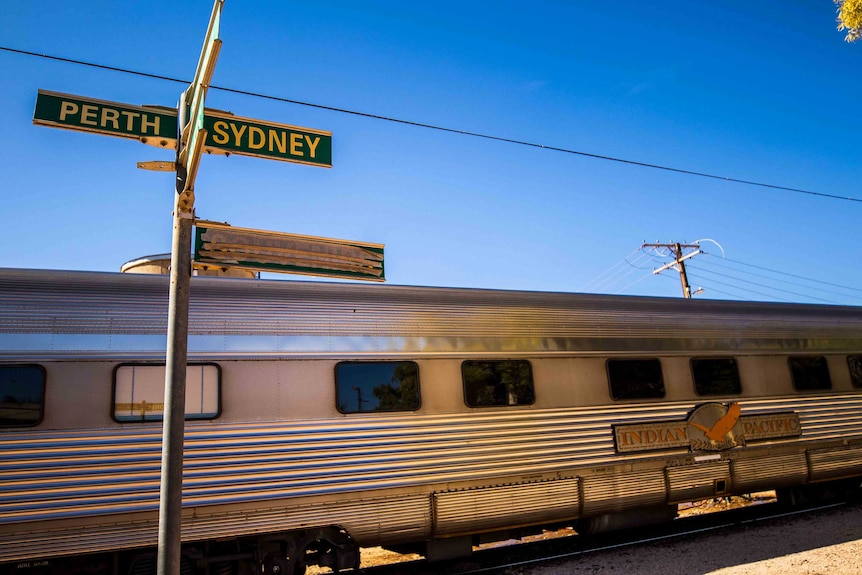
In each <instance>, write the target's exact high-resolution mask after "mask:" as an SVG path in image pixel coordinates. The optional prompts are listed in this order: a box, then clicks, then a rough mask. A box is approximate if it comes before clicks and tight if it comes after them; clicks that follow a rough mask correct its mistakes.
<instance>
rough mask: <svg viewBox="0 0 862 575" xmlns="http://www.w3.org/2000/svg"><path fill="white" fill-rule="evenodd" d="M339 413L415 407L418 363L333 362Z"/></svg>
mask: <svg viewBox="0 0 862 575" xmlns="http://www.w3.org/2000/svg"><path fill="white" fill-rule="evenodd" d="M335 397H336V406H337V407H338V411H340V412H341V413H366V412H379V411H414V410H416V409H419V405H420V403H421V401H420V397H419V366H418V365H416V364H415V363H414V362H412V361H379V362H372V361H369V362H364V361H363V362H351V361H345V362H341V363H339V364H337V365H336V366H335Z"/></svg>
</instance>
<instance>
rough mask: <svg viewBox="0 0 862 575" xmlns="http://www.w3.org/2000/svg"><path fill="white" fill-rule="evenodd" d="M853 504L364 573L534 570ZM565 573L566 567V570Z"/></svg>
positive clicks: (488, 574)
mask: <svg viewBox="0 0 862 575" xmlns="http://www.w3.org/2000/svg"><path fill="white" fill-rule="evenodd" d="M847 506H856V507H858V506H859V502H858V501H854V502H832V503H823V504H819V505H812V506H806V507H801V508H788V507H786V506H783V505H779V504H778V503H766V504H761V505H752V506H748V507H742V508H738V509H730V510H725V511H717V512H711V513H705V514H702V515H692V516H688V517H683V518H678V519H676V520H674V521H672V522H668V523H665V524H660V525H654V526H651V527H646V528H639V529H630V530H625V531H619V532H614V533H608V534H601V535H592V536H578V535H574V536H569V537H560V538H554V539H545V540H540V541H534V542H529V543H518V544H513V545H507V546H502V547H494V548H488V549H480V550H477V551H475V552H474V553H473V555H471V556H470V557H467V558H462V559H458V560H451V561H445V562H437V563H428V562H426V561H425V560H424V559H418V560H414V561H408V562H402V563H397V564H389V565H380V566H373V567H365V568H363V569H361V570H360V573H361V574H362V575H402V574H407V573H409V574H410V575H440V574H442V573H446V574H447V575H450V574H451V575H479V574H483V575H493V574H496V573H501V574H502V573H518V574H527V573H531V571H532V570H533V568H538V567H540V566H543V565H548V564H553V563H558V562H563V561H566V560H577V559H578V558H579V557H587V556H590V555H593V554H600V553H606V552H612V551H615V550H623V549H628V548H638V547H641V546H651V545H655V544H665V543H668V542H673V541H684V540H687V539H692V538H695V537H699V536H704V535H708V534H710V533H723V532H732V531H737V530H739V529H740V528H743V527H748V526H756V525H758V524H767V523H768V522H775V523H779V522H781V521H782V520H789V519H792V518H799V517H804V516H816V515H818V514H823V513H828V512H829V511H830V510H835V509H840V508H844V507H847ZM561 572H562V571H561Z"/></svg>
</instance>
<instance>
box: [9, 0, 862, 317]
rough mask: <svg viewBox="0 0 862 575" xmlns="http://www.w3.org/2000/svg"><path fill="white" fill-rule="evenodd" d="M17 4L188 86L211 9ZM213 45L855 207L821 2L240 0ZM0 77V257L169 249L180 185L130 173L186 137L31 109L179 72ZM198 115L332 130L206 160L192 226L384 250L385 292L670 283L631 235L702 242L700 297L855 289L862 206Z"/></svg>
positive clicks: (316, 94)
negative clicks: (309, 141)
mask: <svg viewBox="0 0 862 575" xmlns="http://www.w3.org/2000/svg"><path fill="white" fill-rule="evenodd" d="M2 3H3V9H2V13H3V17H2V19H0V46H5V47H10V48H15V49H21V50H29V51H34V52H39V53H46V54H51V55H55V56H61V57H65V58H72V59H77V60H84V61H88V62H94V63H98V64H104V65H108V66H116V67H120V68H128V69H132V70H137V71H142V72H148V73H152V74H159V75H164V76H168V77H173V78H184V79H190V78H191V76H192V74H193V72H194V68H195V65H196V64H197V58H198V54H199V52H200V47H201V43H202V41H203V36H204V32H205V29H206V23H207V19H208V17H209V14H210V10H211V8H212V3H211V2H210V1H209V0H194V1H186V2H162V1H160V0H154V1H150V2H147V3H140V2H122V1H114V0H112V1H107V0H105V1H101V2H95V1H93V2H90V1H82V2H62V3H61V2H51V1H48V2H39V3H36V2H13V1H11V0H2ZM222 39H223V41H224V45H223V48H222V52H221V56H220V58H219V60H218V64H217V67H216V70H215V75H214V79H213V83H214V84H215V85H217V86H225V87H230V88H236V89H241V90H247V91H251V92H259V93H263V94H267V95H273V96H278V97H283V98H289V99H294V100H300V101H306V102H311V103H316V104H322V105H328V106H334V107H338V108H346V109H351V110H356V111H361V112H366V113H370V114H378V115H382V116H388V117H395V118H401V119H405V120H410V121H415V122H421V123H426V124H434V125H439V126H444V127H448V128H453V129H457V130H464V131H469V132H477V133H482V134H488V135H493V136H498V137H503V138H512V139H516V140H523V141H528V142H533V143H536V144H542V145H546V146H553V147H558V148H566V149H570V150H575V151H582V152H588V153H592V154H599V155H604V156H612V157H617V158H622V159H626V160H633V161H637V162H644V163H650V164H659V165H663V166H669V167H674V168H679V169H684V170H691V171H696V172H706V173H710V174H714V175H718V176H725V177H730V178H737V179H742V180H752V181H757V182H762V183H767V184H773V185H778V186H787V187H792V188H801V189H805V190H811V191H814V192H818V193H824V194H832V195H838V196H851V197H855V198H860V199H862V189H860V181H862V162H860V159H862V158H860V146H859V128H858V124H859V116H860V110H862V105H860V104H862V66H860V65H862V43H857V44H855V45H854V44H847V43H845V42H844V41H843V33H841V32H839V31H837V30H836V28H835V8H834V5H833V3H832V2H831V1H829V0H817V1H815V0H807V1H803V0H799V1H786V2H781V3H774V2H742V1H736V0H734V1H731V0H717V1H715V2H692V1H690V0H688V1H658V2H648V3H647V2H642V1H634V0H632V1H629V0H623V1H619V2H594V1H586V0H585V1H575V0H572V1H534V2H526V3H525V2H492V1H487V2H464V1H463V0H459V1H449V0H443V1H437V2H430V3H414V2H403V1H383V0H380V1H366V2H352V1H331V2H294V1H278V2H276V1H260V2H253V1H248V0H247V1H242V2H241V1H238V0H227V1H226V3H225V8H224V14H223V19H222ZM0 70H2V72H3V73H2V74H0V102H2V106H1V107H0V110H2V112H0V114H2V132H0V241H2V245H3V248H4V249H3V252H2V256H0V266H2V267H28V268H55V269H86V270H109V271H116V270H118V269H119V267H120V265H122V264H123V263H124V262H126V261H128V260H132V259H135V258H137V257H139V256H144V255H150V254H156V253H164V252H168V251H169V250H170V233H171V232H170V229H171V206H172V202H173V176H172V174H164V173H156V172H146V171H143V170H138V169H136V167H135V164H136V162H138V161H142V160H171V159H172V157H171V154H170V153H168V152H165V151H160V150H157V149H155V148H151V147H149V146H144V145H141V144H140V143H137V142H134V141H128V140H121V139H116V138H110V137H105V136H97V135H91V134H84V133H80V132H72V131H66V130H57V129H50V128H44V127H37V126H34V125H33V124H32V117H33V107H34V104H35V100H36V92H37V90H38V89H40V88H41V89H46V90H52V91H57V92H65V93H71V94H78V95H83V96H89V97H93V98H99V99H103V100H110V101H117V102H124V103H129V104H136V105H139V104H160V105H165V106H173V105H175V104H176V101H177V97H178V95H179V92H180V90H181V89H182V85H180V84H178V83H175V82H170V81H161V80H156V79H147V78H141V77H136V76H132V75H128V74H122V73H117V72H110V71H104V70H97V69H93V68H86V67H82V66H76V65H71V64H65V63H59V62H55V61H50V60H45V59H40V58H34V57H29V56H22V55H17V54H12V53H9V52H3V51H0ZM207 105H208V107H211V108H217V109H221V110H229V111H232V112H234V113H235V114H237V115H240V116H247V117H253V118H261V119H267V120H270V121H274V122H281V123H289V124H294V125H299V126H307V127H312V128H317V129H322V130H329V131H331V132H332V133H333V164H334V165H333V168H332V169H323V168H314V167H308V166H302V165H296V164H288V163H283V162H275V161H268V160H262V159H256V158H245V157H236V156H234V157H230V158H224V157H217V156H212V157H205V158H204V159H203V161H202V167H201V171H200V174H199V176H198V180H197V185H196V195H197V203H196V208H197V215H198V217H201V218H205V219H211V220H217V221H227V222H229V223H231V224H233V225H236V226H242V227H249V228H259V229H265V230H276V231H283V232H291V233H298V234H308V235H315V236H326V237H336V238H344V239H350V240H357V241H365V242H374V243H383V244H385V245H386V275H387V279H388V281H389V282H390V283H397V284H414V285H446V286H466V287H490V288H505V289H529V290H552V291H583V290H587V291H598V292H608V293H617V292H619V293H628V294H643V295H657V296H670V297H679V296H680V293H681V290H680V287H679V280H678V276H677V275H676V274H675V273H674V272H672V271H669V272H665V273H664V274H663V275H662V276H661V277H657V276H652V275H651V274H649V271H650V270H651V269H652V268H654V267H658V266H660V265H662V264H663V263H665V262H666V261H667V260H662V259H661V258H651V257H648V254H645V253H644V252H641V251H638V247H639V246H640V245H641V243H643V242H644V241H647V242H656V241H658V242H674V241H687V242H692V241H695V240H699V239H702V238H711V239H713V240H715V241H717V242H718V243H719V244H721V246H722V247H723V248H724V250H725V253H726V255H727V258H728V259H726V260H722V259H721V257H720V255H721V252H720V250H719V249H718V248H717V247H716V246H715V245H714V244H711V243H704V248H705V249H706V250H707V251H708V252H709V253H708V255H704V256H697V257H695V258H693V259H692V260H690V261H689V263H690V265H689V270H690V274H691V276H692V284H693V287H695V288H696V287H701V286H702V287H703V288H704V289H705V292H704V293H703V294H701V295H699V296H697V297H711V298H719V299H726V298H740V299H768V300H778V301H782V300H791V301H809V302H820V301H824V300H825V301H829V302H834V303H851V304H856V305H858V304H862V291H860V289H859V288H862V281H860V280H862V266H860V259H862V243H860V219H862V203H859V202H849V201H840V200H835V199H827V198H822V197H816V196H810V195H803V194H798V193H791V192H787V191H780V190H771V189H766V188H762V187H754V186H749V185H742V184H736V183H728V182H725V181H721V180H714V179H705V178H699V177H693V176H688V175H681V174H676V173H671V172H667V171H661V170H655V169H648V168H643V167H636V166H631V165H625V164H621V163H617V162H611V161H606V160H600V159H594V158H588V157H583V156H579V155H573V154H567V153H561V152H555V151H548V150H541V149H536V148H529V147H524V146H518V145H513V144H507V143H502V142H496V141H489V140H483V139H477V138H471V137H466V136H462V135H457V134H451V133H444V132H439V131H433V130H428V129H422V128H417V127H411V126H406V125H400V124H395V123H391V122H385V121H380V120H374V119H368V118H363V117H358V116H353V115H348V114H344V113H337V112H332V111H324V110H320V109H314V108H309V107H304V106H300V105H294V104H287V103H280V102H274V101H271V100H265V99H260V98H254V97H249V96H240V95H234V94H230V93H226V92H223V91H219V90H211V91H210V93H209V96H208V98H207ZM624 258H628V259H627V260H624ZM755 265H756V266H761V267H762V268H766V269H765V270H764V269H760V268H754V267H751V266H755ZM775 271H778V272H783V273H786V274H793V275H792V276H785V275H781V274H776V273H774V272H775ZM752 273H754V274H758V275H751V274H752ZM796 276H800V277H796ZM279 277H282V278H285V277H289V276H279ZM801 278H812V279H815V280H819V281H827V282H830V284H836V286H847V287H849V288H853V289H844V288H838V287H836V286H833V285H826V284H818V283H813V282H807V281H804V280H803V279H801ZM752 282H753V283H752ZM744 286H748V288H750V289H746V288H745V287H744ZM778 290H783V291H778Z"/></svg>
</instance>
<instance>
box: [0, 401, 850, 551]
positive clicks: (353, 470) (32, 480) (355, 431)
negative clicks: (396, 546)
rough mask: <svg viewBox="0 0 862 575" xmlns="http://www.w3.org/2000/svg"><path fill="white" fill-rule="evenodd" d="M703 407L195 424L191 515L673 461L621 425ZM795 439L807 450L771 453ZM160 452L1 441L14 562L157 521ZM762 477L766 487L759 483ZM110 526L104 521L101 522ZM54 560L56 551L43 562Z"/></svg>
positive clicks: (598, 491) (135, 431)
mask: <svg viewBox="0 0 862 575" xmlns="http://www.w3.org/2000/svg"><path fill="white" fill-rule="evenodd" d="M824 402H826V403H828V404H829V410H831V411H832V412H833V413H834V415H833V416H832V418H831V419H830V418H829V417H828V416H827V414H826V412H825V411H824V410H822V409H821V407H820V406H821V404H823V403H824ZM692 407H693V406H692V404H690V403H660V404H651V405H646V406H644V405H641V406H637V405H628V406H623V405H616V406H611V407H603V408H589V409H586V408H578V409H558V410H526V411H517V412H507V413H500V412H488V413H480V412H472V413H469V414H451V415H439V416H420V415H415V414H413V415H410V416H404V415H399V414H387V417H386V418H385V419H384V418H380V417H357V418H350V419H344V418H341V419H332V420H319V421H304V422H271V423H249V424H219V425H214V424H211V423H208V424H198V423H194V424H192V423H189V424H188V425H187V428H186V429H187V432H186V455H185V473H184V488H185V489H184V500H185V506H186V507H187V508H191V507H194V508H201V507H211V506H218V505H223V504H243V505H246V504H254V506H255V508H269V506H271V505H273V503H272V502H274V501H284V500H288V499H292V498H296V499H297V501H300V500H302V498H306V497H312V496H318V495H327V496H336V497H343V498H344V499H345V500H355V499H357V498H361V497H360V496H359V495H357V494H358V493H360V492H371V491H373V490H378V489H389V488H407V489H415V490H417V491H421V489H422V486H423V485H430V484H435V483H444V482H454V481H471V480H472V481H481V482H484V483H485V484H489V485H490V484H493V483H494V478H498V477H506V476H518V475H525V474H531V473H546V472H559V471H561V470H576V469H578V468H584V467H589V466H604V465H613V464H618V463H621V462H624V461H629V462H630V461H634V460H637V459H647V458H652V457H660V456H662V454H661V453H646V454H638V455H636V456H630V455H626V456H621V455H618V454H616V453H615V451H614V446H613V439H612V437H613V436H612V431H611V426H612V425H613V424H620V423H629V422H634V421H637V422H653V421H667V420H679V419H683V418H684V417H685V415H686V414H687V413H688V412H689V411H690V410H691V408H692ZM859 408H860V399H859V397H858V396H855V395H848V396H843V397H835V396H826V397H820V398H817V397H805V398H802V399H800V398H783V399H776V400H762V401H756V402H743V411H744V412H745V413H750V412H770V411H797V412H799V413H800V420H801V421H802V422H803V423H802V428H803V435H802V438H801V439H802V441H803V442H806V443H810V442H813V441H814V440H816V439H834V438H837V437H847V436H848V435H855V436H857V437H858V436H862V424H860V423H858V422H856V423H854V421H855V420H854V419H853V417H854V416H852V415H850V414H852V413H854V412H858V410H859ZM848 421H850V423H848ZM812 422H813V423H812ZM788 441H795V440H778V441H775V442H766V443H763V444H759V445H760V446H763V447H765V446H768V445H769V444H770V443H776V444H786V443H787V442H788ZM160 442H161V433H160V431H159V429H158V427H152V426H148V427H126V428H124V429H123V433H122V434H118V433H117V431H116V430H115V429H104V430H84V431H56V432H35V431H32V430H18V431H15V432H14V433H4V434H0V453H3V457H2V458H0V557H6V556H8V555H10V554H12V553H13V552H14V553H17V552H16V548H15V546H14V545H11V544H9V543H7V539H6V534H7V533H11V532H12V531H13V529H11V526H12V524H20V523H23V522H28V521H44V520H62V519H64V518H91V519H92V520H93V521H95V522H96V523H94V524H93V525H92V526H91V527H90V530H91V531H93V532H94V533H95V532H97V531H98V530H99V529H102V528H103V527H104V528H105V529H107V530H108V531H111V530H112V529H113V527H111V525H113V524H114V523H115V519H114V518H115V517H117V516H119V515H121V514H126V513H136V512H152V511H155V510H156V509H157V508H158V483H159V465H160V451H159V449H160ZM859 460H860V455H859V453H858V450H856V451H847V452H846V453H844V454H843V455H838V456H835V455H833V454H815V455H814V459H813V461H814V465H813V469H814V470H815V472H816V473H817V474H818V477H826V476H827V475H828V476H831V475H832V474H834V475H835V476H840V475H847V474H851V473H854V472H856V471H854V470H857V469H858V465H859ZM751 465H752V466H754V465H756V464H754V463H751ZM680 473H682V475H681V476H679V477H677V475H676V474H680ZM722 473H723V475H721V477H724V476H726V475H727V473H726V470H722ZM752 473H753V472H752ZM673 474H674V475H673V481H674V489H675V494H674V497H678V498H685V497H690V496H696V497H699V496H701V493H704V492H708V493H711V489H712V481H713V480H714V479H715V478H716V477H713V476H712V475H713V474H711V473H710V474H707V475H708V476H707V477H704V478H700V479H699V478H698V477H695V478H694V479H695V481H694V486H693V487H691V489H693V491H689V487H688V483H687V481H688V478H687V477H685V473H683V472H680V471H674V472H673ZM751 477H752V479H751V480H752V481H756V480H758V475H757V474H754V473H753V474H752V475H751ZM701 479H702V480H701ZM704 481H706V482H707V483H706V484H704V483H703V482H704ZM583 493H584V499H583V501H584V509H583V514H596V513H603V512H610V511H614V510H622V509H627V508H630V507H632V506H636V505H644V504H647V503H651V502H658V503H661V502H663V500H664V498H665V493H666V488H665V484H664V476H663V475H662V474H661V472H657V473H653V472H648V473H647V472H645V473H633V474H630V475H621V476H613V475H609V476H602V477H587V478H586V479H584V483H583ZM692 494H693V495H692ZM707 496H708V495H707ZM427 505H429V506H430V501H429V502H428V503H427ZM99 517H101V518H103V519H101V520H98V521H97V520H96V519H94V518H99ZM245 519H246V520H245V521H240V522H237V524H236V525H233V524H230V526H229V529H234V528H236V529H238V530H239V531H236V532H235V533H234V534H236V535H239V534H242V533H244V532H245V531H243V530H244V529H252V527H251V526H252V525H254V524H255V521H257V519H256V516H255V514H254V513H250V514H248V515H247V516H246V518H245ZM282 519H283V518H282ZM261 521H262V522H263V525H265V526H266V527H264V528H266V529H269V528H277V529H284V528H289V524H287V523H286V522H285V521H284V520H282V521H276V520H273V521H272V522H271V523H267V521H268V519H261ZM4 525H6V526H8V527H9V528H6V529H4ZM388 527H389V526H387V525H385V524H379V528H380V530H381V533H384V532H386V533H388V532H389V531H388V530H387V529H388ZM392 527H393V528H396V526H394V525H393V526H392ZM211 528H213V529H216V528H218V525H214V526H212V527H211ZM208 529H209V528H208ZM253 529H258V527H254V528H253ZM50 552H51V550H50V548H48V547H45V548H44V550H43V554H47V553H50ZM15 556H16V557H17V556H18V555H17V554H16V555H15Z"/></svg>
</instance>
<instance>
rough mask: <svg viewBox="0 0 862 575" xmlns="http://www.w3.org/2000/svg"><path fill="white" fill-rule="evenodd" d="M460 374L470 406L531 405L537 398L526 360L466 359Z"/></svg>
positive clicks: (528, 363)
mask: <svg viewBox="0 0 862 575" xmlns="http://www.w3.org/2000/svg"><path fill="white" fill-rule="evenodd" d="M461 377H462V379H463V381H464V401H465V403H466V404H467V405H468V406H469V407H494V406H500V405H530V404H532V403H533V402H534V401H535V399H536V393H535V391H534V389H533V370H532V368H531V367H530V362H529V361H524V360H507V361H465V362H464V363H462V364H461Z"/></svg>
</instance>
